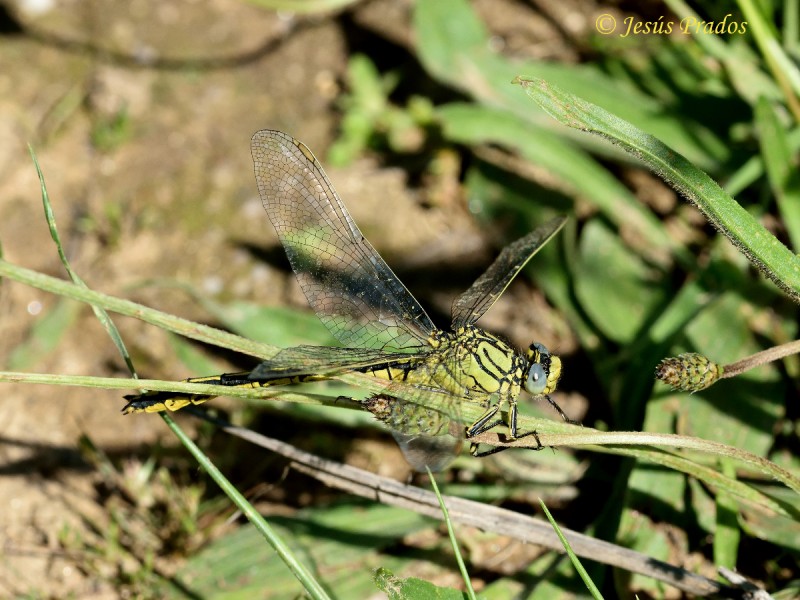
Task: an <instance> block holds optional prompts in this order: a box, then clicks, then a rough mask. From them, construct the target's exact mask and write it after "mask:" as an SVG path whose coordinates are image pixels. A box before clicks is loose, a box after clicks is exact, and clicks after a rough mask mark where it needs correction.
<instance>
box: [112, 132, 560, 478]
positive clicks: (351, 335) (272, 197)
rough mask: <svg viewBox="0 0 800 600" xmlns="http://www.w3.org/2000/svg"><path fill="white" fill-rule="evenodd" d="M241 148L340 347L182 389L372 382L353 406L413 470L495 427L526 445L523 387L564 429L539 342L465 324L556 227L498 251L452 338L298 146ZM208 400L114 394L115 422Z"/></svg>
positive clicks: (549, 361)
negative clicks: (467, 409) (121, 400)
mask: <svg viewBox="0 0 800 600" xmlns="http://www.w3.org/2000/svg"><path fill="white" fill-rule="evenodd" d="M251 150H252V156H253V161H254V164H255V177H256V183H257V185H258V191H259V194H260V196H261V200H262V202H263V205H264V208H265V209H266V212H267V215H268V216H269V218H270V220H271V222H272V224H273V226H274V227H275V230H276V231H277V233H278V237H279V239H280V241H281V243H282V245H283V247H284V249H285V251H286V254H287V255H288V258H289V262H290V264H291V266H292V269H293V270H294V273H295V275H296V277H297V280H298V281H299V283H300V286H301V288H302V290H303V292H304V293H305V296H306V298H307V300H308V303H309V304H310V306H311V307H312V308H313V310H314V311H315V312H316V314H317V316H318V317H319V319H320V320H321V321H322V323H323V324H324V325H325V326H326V327H327V328H328V330H329V331H330V332H331V333H332V334H333V336H334V337H335V338H336V339H337V340H338V341H339V343H341V344H342V347H322V346H307V345H304V346H296V347H293V348H285V349H282V350H281V351H280V352H278V353H277V354H276V355H275V356H274V357H272V358H270V359H268V360H266V361H264V362H262V363H260V364H259V365H258V366H257V367H256V368H255V369H254V370H252V371H249V372H242V373H227V374H222V375H214V376H211V377H199V378H192V379H187V380H186V381H188V382H192V383H206V384H216V385H220V386H236V387H253V388H256V387H267V386H277V385H291V384H298V383H305V382H313V381H323V380H328V379H333V378H336V377H337V376H341V375H343V374H348V373H363V374H367V375H371V376H373V377H376V378H379V379H381V380H383V381H384V382H385V383H386V386H385V388H383V391H382V392H380V393H378V394H374V395H372V396H370V397H368V398H366V399H365V400H360V401H359V402H360V403H361V404H362V406H364V407H365V408H366V409H367V410H369V411H370V412H371V413H372V414H373V415H375V417H377V419H378V420H380V421H382V422H383V423H385V424H386V425H388V426H389V428H390V430H391V431H392V433H393V434H394V437H395V438H396V440H397V441H398V443H399V445H400V448H401V450H402V451H403V453H404V455H405V457H406V459H407V460H408V462H409V463H410V464H411V466H412V467H413V468H414V469H416V470H418V471H424V470H425V469H426V468H430V469H431V470H433V471H436V470H441V469H443V468H445V467H446V466H447V465H448V464H449V463H450V462H451V461H452V460H453V458H454V457H455V456H456V455H457V454H458V453H459V452H460V450H461V448H462V446H463V440H464V439H467V440H469V439H471V438H474V437H475V436H478V435H480V434H481V433H484V432H486V431H489V430H490V429H493V428H494V427H497V426H499V425H503V424H505V425H506V427H507V432H508V438H509V439H511V440H514V439H518V438H520V437H524V436H526V435H533V436H536V432H535V431H531V432H527V433H522V432H520V431H519V430H518V424H517V398H518V396H519V395H520V393H521V391H522V390H523V389H524V390H526V391H527V392H528V393H530V394H531V395H533V396H535V397H539V398H544V399H546V400H547V401H548V402H549V403H550V404H551V405H552V406H553V407H554V408H555V410H556V411H557V412H558V413H559V414H560V415H561V417H562V418H564V419H565V420H567V421H570V420H569V419H568V418H567V416H566V414H565V413H564V412H563V411H562V410H561V408H560V407H559V406H558V404H557V403H556V402H555V401H554V400H553V399H552V398H551V396H550V395H551V394H552V393H553V392H554V391H555V390H556V387H557V384H558V381H559V378H560V376H561V360H560V358H559V357H558V356H556V355H554V354H551V353H550V352H549V351H548V350H547V348H546V347H545V346H544V345H542V344H541V343H538V342H534V343H532V344H531V345H530V346H529V347H528V348H527V349H526V350H525V351H520V350H518V349H516V348H514V347H513V346H512V345H511V344H510V343H509V342H507V341H505V340H504V339H502V338H501V337H499V336H496V335H493V334H492V333H489V332H488V331H486V330H484V329H481V328H479V327H477V326H476V325H475V323H476V321H477V320H478V319H479V318H480V317H481V316H482V315H483V314H484V313H485V312H486V311H487V310H488V309H489V308H490V307H491V306H492V305H493V304H494V303H495V301H496V300H497V299H498V298H499V297H500V295H501V294H502V293H503V291H504V290H505V289H506V288H507V287H508V285H509V284H510V283H511V281H512V280H513V279H514V278H515V277H516V275H517V274H518V273H519V272H520V271H521V270H522V268H523V267H524V266H525V265H526V264H527V262H528V261H529V260H530V259H531V257H533V255H534V254H536V252H538V251H539V250H540V249H541V248H542V247H543V246H544V245H545V244H546V243H547V242H548V241H549V240H550V239H551V238H552V237H553V236H555V235H556V233H558V231H559V230H560V229H561V228H562V227H563V225H564V223H565V222H566V217H563V216H560V217H556V218H554V219H552V220H550V221H549V222H547V223H546V224H544V225H542V226H540V227H538V228H537V229H535V230H534V231H533V232H531V233H529V234H528V235H526V236H524V237H522V238H520V239H519V240H517V241H515V242H513V243H512V244H510V245H509V246H507V247H506V248H505V249H503V250H502V252H501V253H500V255H499V256H498V257H497V259H496V260H495V261H494V263H493V264H492V265H491V266H490V267H489V268H488V270H487V271H486V272H485V273H484V274H483V275H481V276H480V277H479V278H478V279H477V280H476V281H475V283H474V284H473V285H472V286H471V287H470V288H469V289H468V290H467V291H466V292H464V293H463V294H462V295H461V296H460V297H459V298H457V299H456V301H455V302H454V304H453V307H452V324H451V328H450V330H443V329H439V328H437V327H436V326H435V325H434V324H433V322H432V321H431V319H430V317H429V316H428V315H427V314H426V312H425V310H424V309H423V308H422V306H420V304H419V302H418V301H417V300H416V299H415V298H414V296H413V295H412V294H411V293H410V292H409V291H408V289H406V287H405V286H404V285H403V283H402V282H401V281H400V280H399V279H398V278H397V276H396V275H395V274H394V273H393V272H392V270H391V269H390V268H389V266H388V265H387V264H386V262H385V261H384V260H383V258H381V256H380V254H378V252H377V251H376V250H375V248H373V246H372V245H371V244H370V243H369V242H368V241H367V240H366V238H365V237H364V236H363V235H362V233H361V231H360V230H359V228H358V226H357V225H356V223H355V221H354V220H353V218H352V217H351V216H350V213H349V212H348V211H347V208H346V207H345V205H344V204H343V202H342V200H341V198H340V197H339V195H338V194H337V193H336V191H335V190H334V188H333V186H332V185H331V182H330V180H329V179H328V177H327V175H326V174H325V172H324V170H323V168H322V166H321V165H320V163H319V161H318V160H317V159H316V158H315V157H314V155H313V154H312V152H311V151H310V150H309V149H308V147H307V146H305V145H304V144H303V143H302V142H299V141H297V140H296V139H294V138H292V137H291V136H289V135H287V134H285V133H282V132H280V131H275V130H268V129H265V130H261V131H258V132H256V133H255V134H254V135H253V138H252V140H251ZM220 395H224V394H220ZM213 397H214V396H209V395H200V394H189V393H176V392H153V391H150V392H144V393H142V394H138V395H132V396H125V399H126V400H128V404H127V405H126V406H125V407H124V408H123V413H124V414H130V413H142V412H160V411H165V410H178V409H180V408H183V407H185V406H188V405H194V404H200V403H203V402H206V401H207V400H209V399H211V398H213ZM465 403H470V404H475V405H479V406H480V408H481V409H482V410H483V413H482V415H481V416H480V417H479V418H478V419H477V420H475V421H474V422H472V423H470V424H469V425H467V426H465V424H464V423H463V422H462V419H461V416H460V415H461V412H462V408H463V407H464V406H465ZM504 412H505V417H504V416H503V414H504ZM536 439H537V440H538V437H536ZM539 445H540V447H541V444H539ZM501 449H503V448H502V447H495V448H493V449H491V450H488V451H484V452H479V448H478V444H477V443H474V442H473V443H471V445H470V452H471V453H472V454H473V455H475V456H485V455H488V454H492V453H494V452H496V451H499V450H501Z"/></svg>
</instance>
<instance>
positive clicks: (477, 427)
mask: <svg viewBox="0 0 800 600" xmlns="http://www.w3.org/2000/svg"><path fill="white" fill-rule="evenodd" d="M547 398H548V400H550V397H549V396H548V397H547ZM550 402H552V400H550ZM498 410H500V403H499V402H498V403H495V404H493V405H492V406H490V407H489V408H488V410H487V411H486V412H485V413H483V415H482V416H481V417H480V418H479V419H478V420H477V421H475V423H473V424H472V426H470V427H469V428H468V429H467V438H470V437H474V436H476V435H479V434H481V433H484V432H485V431H489V430H490V429H492V428H493V427H496V426H497V425H502V424H503V419H497V420H495V421H494V422H492V423H490V424H487V421H489V419H491V418H492V417H493V416H494V415H496V414H497V412H498ZM558 411H559V413H560V414H561V415H562V416H564V417H565V418H566V416H565V415H564V413H563V412H562V411H561V409H560V408H558ZM508 432H509V437H510V438H511V439H512V440H519V439H522V438H526V437H529V436H533V438H534V439H535V440H536V444H537V447H536V448H531V450H542V449H543V448H544V446H543V445H542V442H541V440H540V439H539V435H538V434H537V433H536V430H533V431H528V432H527V433H523V434H517V401H516V399H512V400H509V411H508ZM478 447H479V444H476V443H472V444H470V447H469V453H470V454H471V455H472V456H474V457H476V458H483V457H485V456H491V455H492V454H497V453H498V452H502V451H503V450H508V449H509V447H508V446H495V447H494V448H492V449H491V450H485V451H483V452H478Z"/></svg>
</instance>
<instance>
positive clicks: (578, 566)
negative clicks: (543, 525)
mask: <svg viewBox="0 0 800 600" xmlns="http://www.w3.org/2000/svg"><path fill="white" fill-rule="evenodd" d="M539 504H540V505H541V507H542V510H544V514H545V515H547V520H548V521H550V525H552V526H553V530H555V532H556V535H557V536H558V539H559V540H561V543H562V544H563V546H564V550H566V551H567V556H569V560H570V561H571V562H572V566H573V567H575V570H576V571H577V572H578V575H580V577H581V579H582V580H583V583H584V585H585V586H586V589H587V590H589V593H590V594H591V595H592V598H597V599H600V598H602V597H603V595H602V594H601V593H600V590H598V589H597V586H596V585H595V584H594V581H592V578H591V577H589V573H587V572H586V569H584V568H583V564H582V563H581V560H580V559H579V558H578V555H577V554H575V552H574V551H573V550H572V546H570V545H569V542H568V541H567V538H566V537H565V536H564V534H563V533H562V532H561V528H560V527H559V526H558V523H556V520H555V519H554V518H553V515H551V514H550V511H549V510H547V505H546V504H545V503H544V500H541V499H540V500H539Z"/></svg>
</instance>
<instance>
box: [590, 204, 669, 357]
mask: <svg viewBox="0 0 800 600" xmlns="http://www.w3.org/2000/svg"><path fill="white" fill-rule="evenodd" d="M578 252H579V254H578V262H577V264H576V265H575V294H576V296H577V297H578V299H579V300H580V303H581V306H582V307H583V310H584V311H585V312H586V313H587V314H588V315H589V316H590V317H591V319H592V322H593V323H594V325H595V327H597V329H599V330H600V331H602V332H603V334H604V335H605V336H606V337H607V338H609V339H612V340H614V341H617V342H620V343H629V342H631V341H632V340H633V339H634V338H635V337H636V334H637V333H638V332H639V330H640V329H641V327H642V325H643V323H644V321H645V319H646V318H647V317H648V316H649V315H650V313H651V312H652V310H653V308H654V307H655V306H657V305H658V304H659V303H660V302H662V301H663V296H664V291H663V290H662V289H661V288H659V286H658V285H654V282H653V279H654V278H653V275H654V274H653V273H652V272H651V269H650V268H648V267H647V266H646V265H645V264H644V262H642V260H641V259H640V258H639V257H638V256H637V255H636V254H633V253H631V252H630V250H628V249H627V248H626V247H625V246H624V245H623V244H622V242H621V241H620V239H619V237H618V236H616V235H614V233H613V232H612V231H611V230H610V229H608V227H606V226H605V225H604V224H603V223H602V222H601V221H600V220H599V219H595V220H592V221H590V222H589V223H587V225H586V227H584V230H583V235H582V236H581V239H580V247H579V250H578Z"/></svg>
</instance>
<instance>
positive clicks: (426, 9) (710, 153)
mask: <svg viewBox="0 0 800 600" xmlns="http://www.w3.org/2000/svg"><path fill="white" fill-rule="evenodd" d="M414 28H415V30H416V34H417V36H416V38H417V40H418V42H417V44H418V54H419V58H420V60H421V61H422V63H423V65H424V66H425V68H426V69H427V70H428V71H429V72H430V73H431V74H432V75H433V76H434V77H437V78H438V79H440V80H442V81H445V82H447V83H448V84H450V85H452V86H454V87H456V88H457V89H459V90H461V91H463V92H465V93H467V94H469V95H470V96H472V97H473V98H475V99H476V100H478V101H480V102H481V103H483V104H486V105H489V106H495V107H502V108H503V109H505V110H509V111H511V112H513V113H515V114H517V115H519V116H521V117H523V118H524V119H526V120H528V121H530V122H534V123H538V124H540V125H542V126H543V127H545V128H551V129H552V128H553V125H552V124H548V123H547V120H546V119H544V118H543V117H544V115H543V114H541V113H538V112H537V111H531V110H530V106H527V107H526V106H525V104H524V103H523V102H520V98H519V97H517V96H515V95H514V93H513V89H512V88H509V86H508V82H509V81H511V80H512V79H513V78H514V77H515V76H516V75H518V74H519V73H526V74H528V75H535V76H536V77H541V78H543V79H546V80H548V81H552V82H555V83H557V84H558V85H562V86H564V87H565V88H567V89H569V90H571V91H572V92H574V93H576V94H579V95H581V96H583V97H586V98H589V99H591V100H592V101H593V102H595V103H597V104H599V105H601V106H605V107H608V108H609V109H612V108H613V110H614V111H616V112H618V113H620V114H622V115H624V116H625V118H626V119H629V120H631V121H632V122H634V123H636V124H637V125H638V126H640V127H642V128H644V129H646V130H647V131H650V132H652V133H653V134H654V135H657V136H658V137H660V138H662V139H664V140H665V141H667V143H669V144H671V145H673V146H675V147H676V148H678V149H679V150H680V151H681V152H683V153H684V154H686V155H687V156H689V157H690V158H691V159H692V160H693V161H694V162H696V163H698V164H701V165H703V166H704V167H706V168H714V167H716V165H718V164H721V163H722V162H724V161H725V160H727V158H728V153H729V151H728V148H727V147H726V145H725V144H724V143H723V142H722V141H721V140H719V139H717V138H716V137H715V136H714V134H713V133H711V132H710V131H708V129H707V128H706V127H705V126H704V125H703V124H702V123H697V122H689V121H687V119H686V118H685V117H680V116H672V115H669V114H668V113H666V112H665V110H664V106H663V104H662V103H660V102H658V101H656V100H655V99H653V98H651V97H649V96H647V95H645V94H643V93H641V92H640V91H639V90H638V89H636V88H635V87H633V86H625V87H624V89H622V90H621V89H620V82H619V81H614V80H612V79H610V78H609V77H608V76H607V75H605V74H604V73H602V72H601V71H600V70H599V69H597V68H596V67H592V66H587V65H579V66H574V65H563V64H553V63H547V62H543V61H542V62H538V61H524V62H522V61H517V62H512V61H510V60H508V59H506V58H505V57H503V56H501V55H498V54H494V53H493V52H492V51H491V50H490V44H489V34H488V32H487V31H486V28H485V27H484V25H483V23H481V21H480V20H479V19H478V17H477V16H476V14H475V12H474V10H473V8H472V7H471V5H470V4H469V2H467V1H466V0H436V2H417V3H416V5H415V12H414ZM559 135H562V136H563V135H566V136H570V133H569V132H567V131H564V130H559ZM573 139H574V140H575V141H577V143H579V144H581V145H582V146H584V147H587V148H593V149H595V150H598V151H600V152H602V153H603V154H605V155H614V156H617V157H618V158H619V157H620V155H619V154H618V153H616V152H615V151H614V150H613V149H612V148H610V147H608V146H605V147H604V146H603V144H600V143H598V142H597V141H593V140H590V139H584V140H581V139H580V138H579V136H573ZM701 140H702V141H701Z"/></svg>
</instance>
